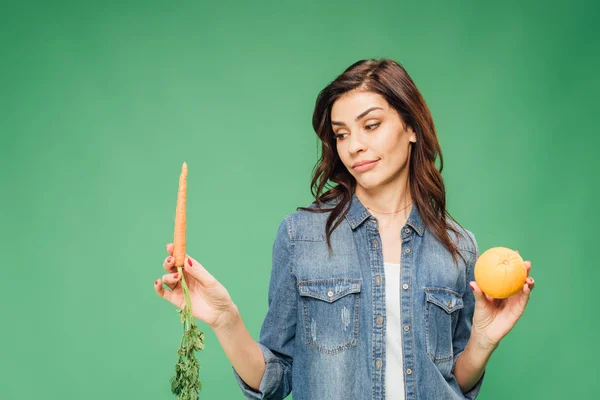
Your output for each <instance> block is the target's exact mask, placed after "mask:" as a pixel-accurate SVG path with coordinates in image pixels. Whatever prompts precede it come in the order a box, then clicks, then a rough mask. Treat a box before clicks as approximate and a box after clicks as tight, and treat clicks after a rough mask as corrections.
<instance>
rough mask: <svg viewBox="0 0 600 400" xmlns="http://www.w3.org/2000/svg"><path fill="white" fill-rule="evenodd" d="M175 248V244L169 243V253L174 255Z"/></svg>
mask: <svg viewBox="0 0 600 400" xmlns="http://www.w3.org/2000/svg"><path fill="white" fill-rule="evenodd" d="M174 249H175V245H174V244H173V243H167V253H169V254H170V255H173V250H174Z"/></svg>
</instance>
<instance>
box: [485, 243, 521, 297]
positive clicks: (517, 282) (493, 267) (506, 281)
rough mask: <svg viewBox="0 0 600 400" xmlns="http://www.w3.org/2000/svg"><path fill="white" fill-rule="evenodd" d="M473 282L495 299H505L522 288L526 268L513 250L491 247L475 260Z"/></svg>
mask: <svg viewBox="0 0 600 400" xmlns="http://www.w3.org/2000/svg"><path fill="white" fill-rule="evenodd" d="M474 272H475V282H477V285H479V287H480V288H481V290H483V292H484V293H485V294H487V295H488V296H490V297H493V298H495V299H505V298H507V297H510V296H512V295H513V294H515V293H517V292H518V291H519V290H521V289H522V288H523V285H524V284H525V281H526V279H527V268H526V267H525V263H524V262H523V259H522V258H521V256H520V255H519V253H517V252H516V251H514V250H511V249H508V248H506V247H492V248H491V249H488V250H486V251H485V252H483V254H481V256H480V257H479V258H478V259H477V262H475V271H474Z"/></svg>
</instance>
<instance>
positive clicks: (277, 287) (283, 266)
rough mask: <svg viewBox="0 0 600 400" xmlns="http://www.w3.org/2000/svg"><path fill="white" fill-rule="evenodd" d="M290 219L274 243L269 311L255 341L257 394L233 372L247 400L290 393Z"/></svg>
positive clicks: (293, 305)
mask: <svg viewBox="0 0 600 400" xmlns="http://www.w3.org/2000/svg"><path fill="white" fill-rule="evenodd" d="M290 218H291V216H289V215H288V216H287V217H286V218H285V219H284V220H283V221H282V222H281V224H280V225H279V229H278V230H277V235H276V237H275V242H274V244H273V258H272V260H273V261H272V268H271V278H270V281H269V294H268V311H267V315H266V317H265V319H264V321H263V325H262V328H261V332H260V339H259V342H258V344H259V346H260V348H261V350H262V352H263V357H264V359H265V365H266V368H265V373H264V375H263V378H262V380H261V381H260V385H259V388H258V391H257V390H254V389H253V388H251V387H250V386H248V385H247V384H246V383H245V382H244V381H243V380H242V379H241V377H240V376H239V375H238V374H237V372H236V371H235V369H234V371H233V372H234V375H235V377H236V380H237V381H238V384H239V385H240V388H241V389H242V392H243V393H244V395H245V396H246V397H247V398H249V399H269V400H275V399H284V398H285V397H286V396H288V395H289V394H290V393H291V391H292V362H293V356H294V347H295V337H296V320H297V304H298V299H297V291H296V278H295V277H294V275H293V242H292V241H291V231H290V221H289V219H290Z"/></svg>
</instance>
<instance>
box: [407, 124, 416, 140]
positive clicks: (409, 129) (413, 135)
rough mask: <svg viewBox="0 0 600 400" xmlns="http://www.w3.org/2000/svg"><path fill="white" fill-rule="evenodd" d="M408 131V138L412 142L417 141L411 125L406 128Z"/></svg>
mask: <svg viewBox="0 0 600 400" xmlns="http://www.w3.org/2000/svg"><path fill="white" fill-rule="evenodd" d="M408 133H410V138H409V139H408V140H409V141H410V142H412V143H417V134H416V133H415V131H413V129H412V128H411V127H409V128H408Z"/></svg>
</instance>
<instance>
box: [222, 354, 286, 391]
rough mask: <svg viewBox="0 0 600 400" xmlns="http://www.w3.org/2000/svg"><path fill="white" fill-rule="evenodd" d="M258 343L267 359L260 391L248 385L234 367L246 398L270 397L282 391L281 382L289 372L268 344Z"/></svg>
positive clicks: (235, 374) (236, 377)
mask: <svg viewBox="0 0 600 400" xmlns="http://www.w3.org/2000/svg"><path fill="white" fill-rule="evenodd" d="M258 345H259V346H260V349H261V350H262V352H263V357H264V359H265V373H264V375H263V377H262V379H261V381H260V384H259V387H258V391H257V390H255V389H253V388H251V387H250V386H248V385H247V384H246V382H244V381H243V380H242V378H241V377H240V376H239V375H238V373H237V371H236V370H235V369H234V368H232V369H233V374H234V376H235V379H236V380H237V382H238V384H239V386H240V388H241V389H242V393H243V394H244V396H246V398H248V399H270V398H272V397H273V396H274V395H275V394H277V393H278V392H280V389H281V388H280V387H281V382H282V380H283V378H284V374H285V373H286V372H288V367H287V366H286V365H285V364H284V363H283V362H281V360H280V359H279V358H277V357H276V356H275V355H274V354H273V353H272V352H271V350H269V349H268V348H267V347H266V346H264V345H262V344H260V343H259V344H258Z"/></svg>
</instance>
